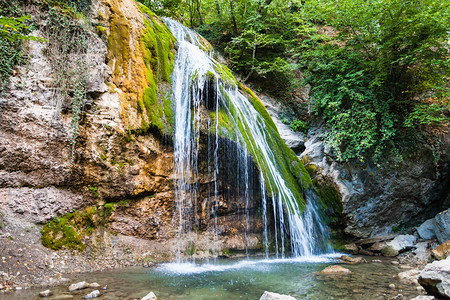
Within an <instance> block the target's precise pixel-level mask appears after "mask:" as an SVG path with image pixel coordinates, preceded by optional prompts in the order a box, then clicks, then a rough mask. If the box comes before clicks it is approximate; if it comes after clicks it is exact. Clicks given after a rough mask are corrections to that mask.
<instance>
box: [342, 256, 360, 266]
mask: <svg viewBox="0 0 450 300" xmlns="http://www.w3.org/2000/svg"><path fill="white" fill-rule="evenodd" d="M340 259H341V260H342V261H343V262H344V263H346V264H351V265H356V264H361V263H366V262H367V261H366V260H365V259H364V258H362V257H350V256H348V255H342V256H341V257H340Z"/></svg>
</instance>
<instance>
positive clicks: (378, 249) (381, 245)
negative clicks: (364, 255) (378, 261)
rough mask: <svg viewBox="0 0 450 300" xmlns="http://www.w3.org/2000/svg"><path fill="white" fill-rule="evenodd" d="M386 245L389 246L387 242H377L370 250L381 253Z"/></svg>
mask: <svg viewBox="0 0 450 300" xmlns="http://www.w3.org/2000/svg"><path fill="white" fill-rule="evenodd" d="M386 246H387V244H386V243H385V242H377V243H375V244H373V245H372V246H370V247H369V251H371V252H375V253H380V252H381V250H382V249H383V248H384V247H386Z"/></svg>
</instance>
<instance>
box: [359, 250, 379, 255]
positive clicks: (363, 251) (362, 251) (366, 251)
mask: <svg viewBox="0 0 450 300" xmlns="http://www.w3.org/2000/svg"><path fill="white" fill-rule="evenodd" d="M359 254H361V255H368V256H374V255H375V253H373V252H372V251H369V250H366V249H361V250H359Z"/></svg>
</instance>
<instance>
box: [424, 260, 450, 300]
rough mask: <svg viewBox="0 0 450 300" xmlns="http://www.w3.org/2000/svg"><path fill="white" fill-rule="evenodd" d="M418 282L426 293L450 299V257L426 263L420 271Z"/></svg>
mask: <svg viewBox="0 0 450 300" xmlns="http://www.w3.org/2000/svg"><path fill="white" fill-rule="evenodd" d="M419 283H420V284H421V285H422V286H423V287H424V288H425V290H426V291H427V293H428V294H431V295H434V296H436V297H442V298H444V299H450V259H449V258H447V259H445V260H440V261H434V262H432V263H431V264H428V265H426V266H425V268H424V269H423V271H422V272H421V273H420V276H419Z"/></svg>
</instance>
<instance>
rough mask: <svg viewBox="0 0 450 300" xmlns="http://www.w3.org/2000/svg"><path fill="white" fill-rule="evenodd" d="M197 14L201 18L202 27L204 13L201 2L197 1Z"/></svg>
mask: <svg viewBox="0 0 450 300" xmlns="http://www.w3.org/2000/svg"><path fill="white" fill-rule="evenodd" d="M197 12H198V16H199V17H200V25H203V18H202V13H201V12H200V0H197Z"/></svg>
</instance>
